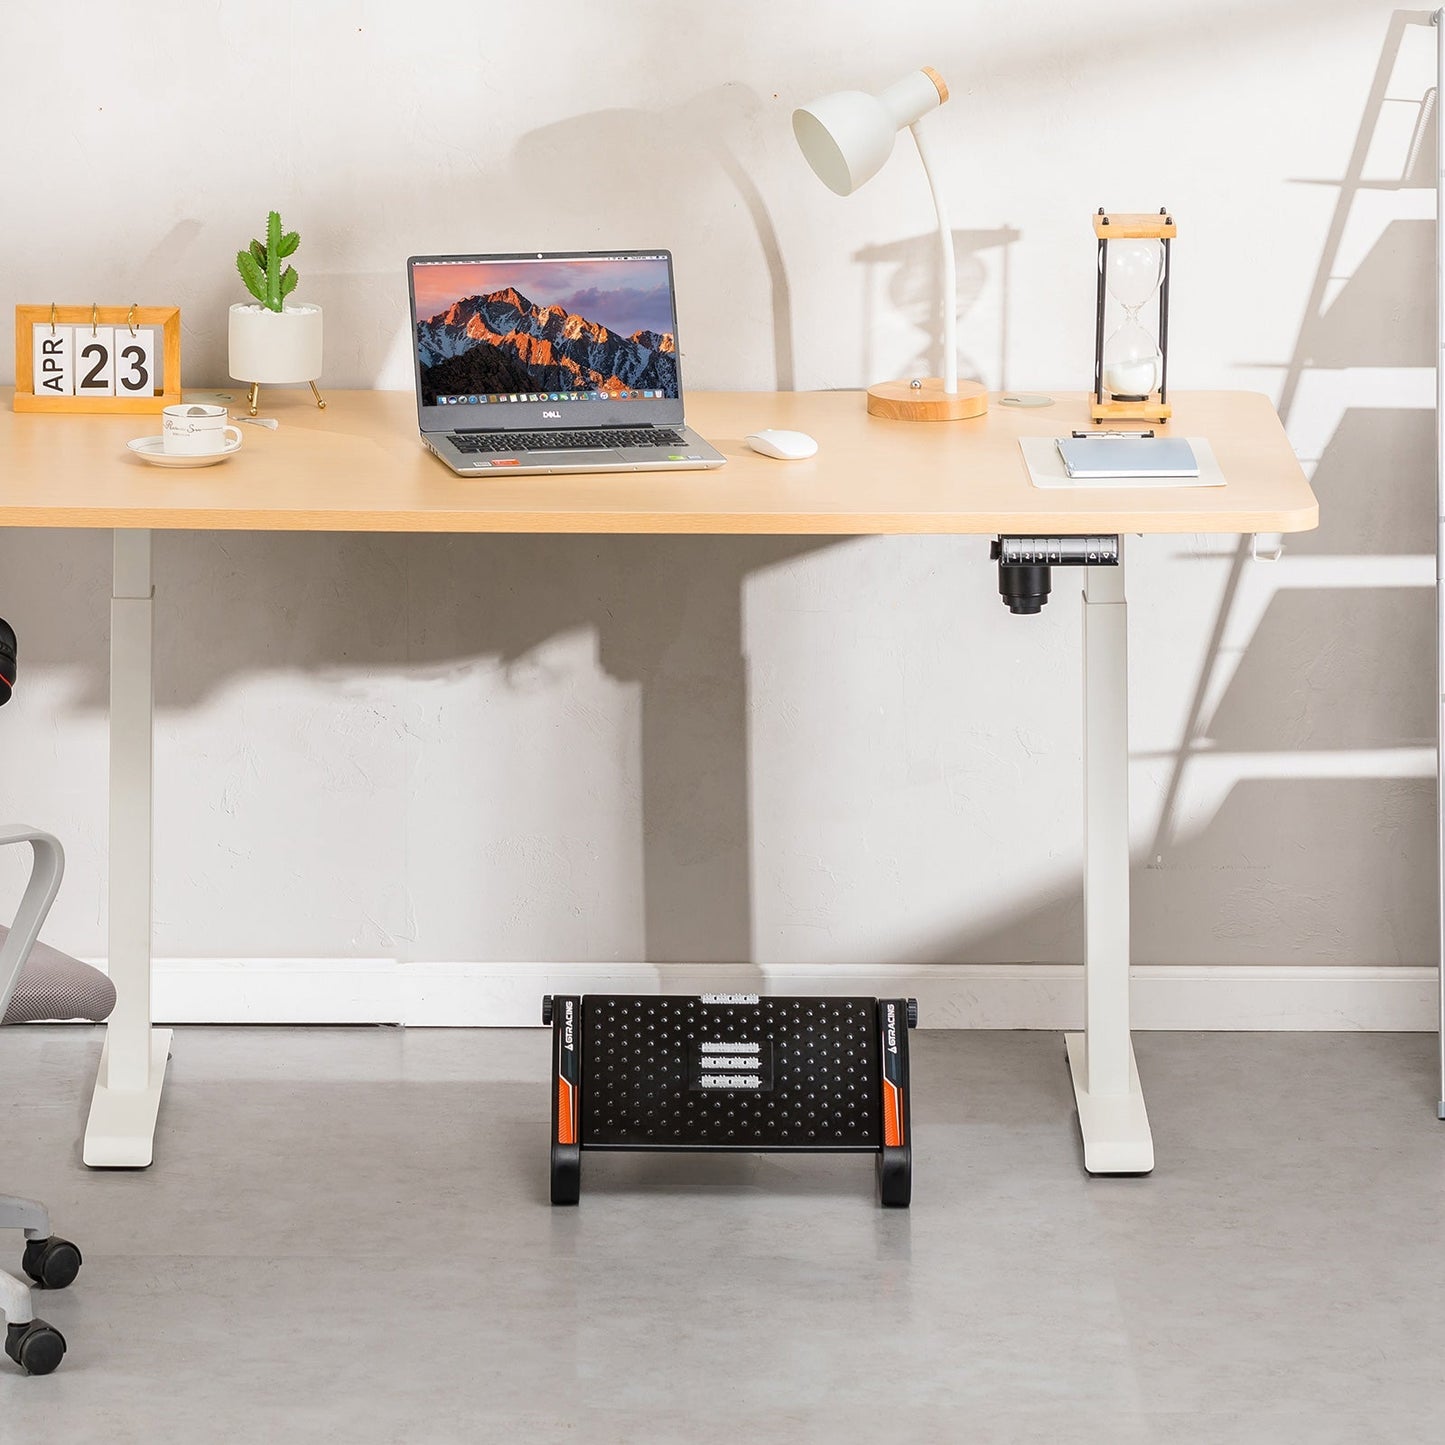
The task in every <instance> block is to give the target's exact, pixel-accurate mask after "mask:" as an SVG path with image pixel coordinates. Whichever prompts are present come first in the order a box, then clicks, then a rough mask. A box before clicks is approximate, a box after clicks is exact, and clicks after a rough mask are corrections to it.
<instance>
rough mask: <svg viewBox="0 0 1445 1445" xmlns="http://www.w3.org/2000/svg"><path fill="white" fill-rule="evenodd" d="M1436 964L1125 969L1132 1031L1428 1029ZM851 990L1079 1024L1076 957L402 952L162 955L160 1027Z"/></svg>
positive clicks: (417, 1019) (1000, 1022)
mask: <svg viewBox="0 0 1445 1445" xmlns="http://www.w3.org/2000/svg"><path fill="white" fill-rule="evenodd" d="M1436 990H1437V974H1436V970H1435V968H1434V967H1433V966H1411V967H1398V966H1388V967H1378V968H1367V967H1345V966H1340V967H1298V968H1277V967H1258V968H1255V967H1191V968H1186V967H1178V968H1175V967H1165V966H1154V965H1142V966H1139V967H1136V968H1135V969H1134V970H1133V1015H1134V1026H1135V1027H1136V1028H1139V1029H1205V1030H1214V1029H1230V1030H1270V1029H1281V1030H1312V1029H1325V1030H1376V1031H1383V1032H1417V1031H1421V1032H1423V1031H1430V1030H1433V1029H1434V1028H1435V1027H1436V1026H1437V1020H1438V1011H1437V1010H1438V1006H1437V997H1438V995H1437V992H1436ZM652 992H666V993H726V992H763V993H799V994H809V993H852V994H872V995H885V996H887V995H892V996H901V997H911V998H916V999H918V1001H919V1013H920V1022H921V1024H922V1026H923V1027H924V1028H962V1029H1059V1030H1062V1029H1077V1028H1080V1027H1082V1024H1083V1017H1084V973H1083V968H1082V966H1081V965H1078V964H1072V965H1069V964H932V965H927V964H883V965H866V964H846V965H824V964H820V965H814V966H808V965H788V966H785V967H754V966H751V965H746V964H641V963H577V964H568V963H541V964H524V963H397V962H395V961H394V960H391V959H369V958H342V959H318V958H291V959H178V958H177V959H158V960H156V963H155V979H154V988H153V1002H154V1011H155V1019H156V1022H157V1023H163V1024H223V1023H245V1024H383V1023H385V1024H409V1025H416V1026H445V1027H455V1028H477V1027H488V1026H491V1027H500V1028H516V1027H519V1026H525V1025H528V1024H538V1023H540V1022H541V999H542V995H543V994H547V993H652Z"/></svg>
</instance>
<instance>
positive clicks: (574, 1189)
mask: <svg viewBox="0 0 1445 1445" xmlns="http://www.w3.org/2000/svg"><path fill="white" fill-rule="evenodd" d="M544 1016H545V1017H546V1018H547V1019H548V1020H549V1021H550V1022H551V1024H552V1031H553V1062H554V1086H553V1110H552V1113H553V1119H552V1124H553V1128H552V1198H553V1202H554V1203H567V1204H570V1203H575V1202H576V1200H577V1196H578V1191H579V1179H580V1165H581V1154H582V1152H583V1151H585V1150H588V1149H599V1150H600V1149H633V1150H657V1151H666V1150H673V1151H689V1152H704V1151H722V1152H728V1151H732V1152H776V1151H781V1152H795V1153H872V1154H877V1155H878V1156H879V1157H880V1170H881V1171H882V1172H881V1173H880V1179H881V1181H882V1188H883V1193H884V1202H885V1203H889V1204H900V1203H907V1196H908V1177H909V1172H910V1168H911V1142H910V1140H909V1137H908V1134H909V1122H908V1120H909V1099H908V1038H907V1035H908V1027H909V1024H910V1022H911V1020H912V1019H913V1018H914V1016H915V1009H914V1007H913V1006H912V1005H911V1004H910V1001H908V1000H904V999H876V998H771V997H759V996H758V995H756V994H703V995H701V996H681V995H667V996H661V997H659V996H636V995H619V994H590V995H585V996H576V995H573V996H568V997H560V998H556V999H550V1000H548V1001H547V1002H546V1004H545V1005H544ZM900 1196H901V1197H900Z"/></svg>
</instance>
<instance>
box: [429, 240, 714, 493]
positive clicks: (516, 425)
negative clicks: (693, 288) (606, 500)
mask: <svg viewBox="0 0 1445 1445" xmlns="http://www.w3.org/2000/svg"><path fill="white" fill-rule="evenodd" d="M406 267H407V276H408V279H409V281H410V284H411V315H412V320H413V322H414V323H415V327H416V337H415V341H416V347H415V349H416V403H417V416H418V419H419V420H420V422H421V435H422V441H423V442H425V443H426V445H427V446H428V447H430V448H431V450H432V451H434V452H435V453H436V454H437V456H439V457H440V458H441V459H442V461H444V462H445V463H446V464H447V465H448V466H449V467H450V468H451V469H452V470H453V471H454V472H459V473H461V474H462V475H464V476H477V477H485V476H507V475H510V474H515V473H519V472H633V471H639V472H640V471H688V470H696V469H698V468H700V467H720V466H722V464H723V462H724V461H725V460H726V458H725V457H723V456H722V455H721V453H719V452H717V451H714V450H713V448H712V447H710V446H709V445H708V444H707V443H706V442H705V441H703V439H702V438H701V437H700V436H698V434H697V433H696V432H695V431H693V430H692V428H691V427H689V426H687V425H686V424H685V423H684V421H683V413H682V374H681V369H680V367H679V364H678V348H677V307H676V304H675V302H674V297H673V286H672V256H671V255H670V254H669V253H668V252H667V251H598V252H592V251H583V252H578V251H570V252H556V253H546V252H542V251H530V252H527V253H526V254H525V255H519V256H413V257H412V258H411V259H410V260H409V261H408V262H407V263H406Z"/></svg>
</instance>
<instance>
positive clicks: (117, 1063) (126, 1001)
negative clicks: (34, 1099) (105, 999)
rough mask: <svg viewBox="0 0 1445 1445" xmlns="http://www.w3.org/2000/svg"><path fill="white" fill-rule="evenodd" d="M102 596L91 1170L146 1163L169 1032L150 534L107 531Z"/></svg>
mask: <svg viewBox="0 0 1445 1445" xmlns="http://www.w3.org/2000/svg"><path fill="white" fill-rule="evenodd" d="M114 559H115V560H114V568H115V571H114V581H113V584H112V587H111V600H110V976H111V979H112V981H113V982H114V983H115V1012H114V1013H112V1014H111V1016H110V1022H109V1023H108V1024H107V1025H106V1030H105V1048H104V1050H103V1051H102V1053H101V1056H100V1073H99V1075H98V1076H97V1078H96V1081H95V1095H94V1097H93V1098H92V1099H91V1103H90V1118H89V1120H88V1121H87V1122H86V1126H85V1149H84V1159H85V1162H86V1163H87V1164H89V1165H90V1166H91V1167H92V1168H99V1169H135V1168H144V1167H145V1166H146V1165H148V1164H149V1163H150V1162H151V1155H152V1152H153V1140H154V1136H155V1128H156V1112H157V1110H158V1109H159V1108H160V1102H161V1084H162V1082H163V1080H164V1079H165V1074H166V1057H167V1052H168V1050H169V1048H170V1042H171V1031H170V1030H169V1029H153V1028H151V769H152V759H153V754H154V746H155V743H154V730H153V724H152V711H153V708H154V702H155V688H154V682H153V679H152V673H151V612H152V607H153V603H152V596H153V593H152V588H151V534H150V533H149V532H148V531H122V530H121V529H119V528H117V529H116V532H115V553H114Z"/></svg>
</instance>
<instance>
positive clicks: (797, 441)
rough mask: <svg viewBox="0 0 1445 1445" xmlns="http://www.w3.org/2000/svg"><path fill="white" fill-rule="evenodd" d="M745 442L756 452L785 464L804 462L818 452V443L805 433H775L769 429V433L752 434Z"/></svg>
mask: <svg viewBox="0 0 1445 1445" xmlns="http://www.w3.org/2000/svg"><path fill="white" fill-rule="evenodd" d="M743 440H744V441H745V442H746V443H747V444H748V445H749V446H750V447H751V448H752V449H753V450H754V451H755V452H761V453H762V454H763V455H764V456H765V457H779V458H781V459H782V460H783V461H785V462H798V461H802V459H803V458H804V457H810V456H812V455H813V454H814V453H815V452H816V451H817V450H818V443H817V442H815V441H814V440H813V438H812V437H810V436H809V435H808V433H807V432H803V431H775V430H773V429H772V428H771V427H769V428H768V430H767V431H755V432H751V433H750V434H749V435H747V436H745V437H744V438H743Z"/></svg>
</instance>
